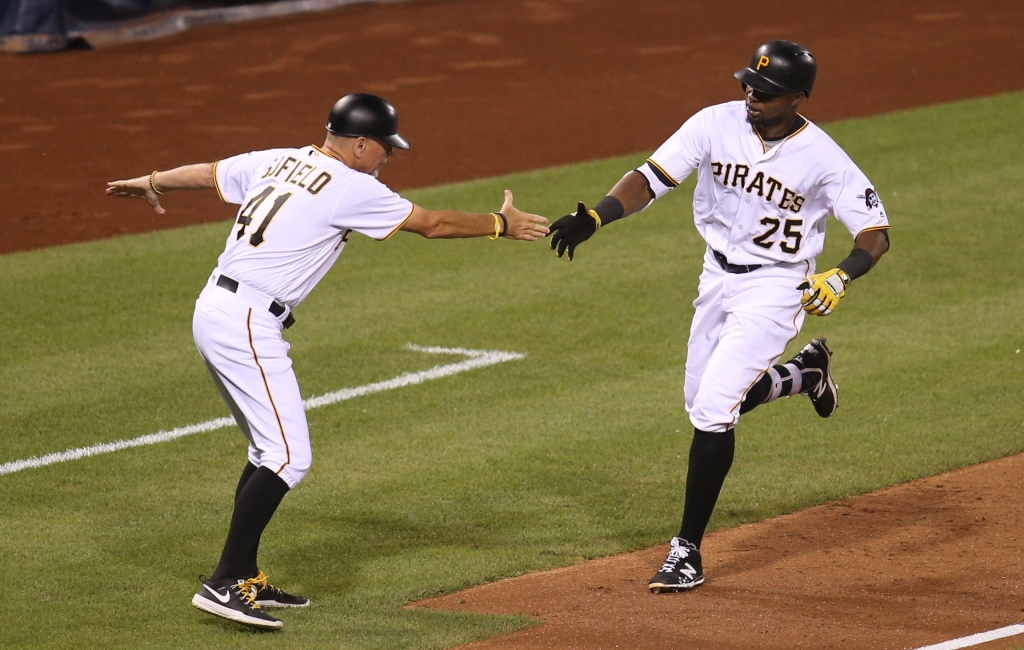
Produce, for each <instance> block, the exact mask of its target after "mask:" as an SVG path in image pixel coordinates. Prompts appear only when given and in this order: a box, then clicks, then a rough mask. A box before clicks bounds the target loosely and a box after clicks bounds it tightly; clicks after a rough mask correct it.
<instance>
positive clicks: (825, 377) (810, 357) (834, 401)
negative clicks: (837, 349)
mask: <svg viewBox="0 0 1024 650" xmlns="http://www.w3.org/2000/svg"><path fill="white" fill-rule="evenodd" d="M792 362H798V363H800V365H802V366H803V367H804V368H805V369H806V370H805V371H804V372H805V373H806V374H811V373H809V372H808V371H810V370H817V371H819V372H820V373H821V375H820V379H818V381H817V382H815V383H814V385H806V386H805V387H804V390H803V391H801V392H802V393H803V394H805V395H807V396H808V397H809V398H811V405H813V406H814V411H815V412H816V413H817V414H818V415H819V416H820V417H823V418H827V417H831V416H832V414H833V413H835V412H836V409H837V408H838V407H839V386H838V385H837V384H836V382H835V380H834V379H833V378H832V350H829V349H828V346H827V345H825V337H824V336H822V337H821V338H816V339H811V342H810V343H808V344H807V345H805V346H804V348H803V349H802V350H800V352H799V353H798V354H797V355H796V356H795V357H793V360H792V361H791V362H790V363H792ZM815 374H817V373H815ZM805 379H806V377H805Z"/></svg>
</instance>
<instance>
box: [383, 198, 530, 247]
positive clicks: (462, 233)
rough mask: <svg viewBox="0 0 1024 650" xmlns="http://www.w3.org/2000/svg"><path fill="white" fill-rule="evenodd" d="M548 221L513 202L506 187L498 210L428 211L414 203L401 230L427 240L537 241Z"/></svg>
mask: <svg viewBox="0 0 1024 650" xmlns="http://www.w3.org/2000/svg"><path fill="white" fill-rule="evenodd" d="M547 223H548V220H547V219H545V218H544V217H542V216H540V215H536V214H530V213H529V212H523V211H522V210H520V209H519V208H517V207H515V206H514V205H512V192H511V191H510V190H505V202H504V204H503V205H502V206H501V210H499V211H498V212H491V213H490V214H473V213H470V212H460V211H458V210H427V209H426V208H421V207H420V206H418V205H416V206H413V210H412V216H410V217H409V219H408V220H407V221H406V222H405V223H404V224H403V225H402V230H405V231H407V232H414V233H416V234H417V235H422V236H423V237H427V238H429V239H452V238H456V237H484V236H489V237H490V238H491V239H497V238H498V237H507V238H508V239H522V240H525V241H536V240H537V238H539V237H543V236H544V235H546V234H548V229H547V227H546V226H547Z"/></svg>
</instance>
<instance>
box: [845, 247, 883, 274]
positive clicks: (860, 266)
mask: <svg viewBox="0 0 1024 650" xmlns="http://www.w3.org/2000/svg"><path fill="white" fill-rule="evenodd" d="M874 263H875V260H874V258H873V257H871V253H869V252H867V251H866V250H864V249H863V248H854V249H853V250H852V251H850V254H849V255H848V256H847V257H846V259H845V260H843V261H842V262H840V263H839V265H838V268H840V269H842V270H844V271H846V275H848V276H850V280H856V279H857V278H859V277H860V276H862V275H864V274H865V273H867V272H868V271H870V270H871V267H872V266H873V265H874Z"/></svg>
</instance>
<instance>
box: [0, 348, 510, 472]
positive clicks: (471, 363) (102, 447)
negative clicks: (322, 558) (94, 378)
mask: <svg viewBox="0 0 1024 650" xmlns="http://www.w3.org/2000/svg"><path fill="white" fill-rule="evenodd" d="M406 347H407V348H409V349H410V350H415V351H417V352H425V353H427V354H455V355H461V356H466V357H469V358H468V359H466V360H465V361H459V362H457V363H449V364H446V365H442V366H434V367H433V368H430V369H429V370H423V371H421V372H405V373H402V374H401V375H399V376H397V377H392V378H391V379H386V380H384V381H378V382H374V383H372V384H364V385H362V386H356V387H355V388H343V389H341V390H336V391H333V392H330V393H326V394H324V395H319V396H317V397H311V398H309V399H307V400H303V402H302V406H303V408H304V409H305V410H307V411H309V410H312V409H315V408H320V407H321V406H329V405H331V404H336V403H338V402H343V401H345V400H350V399H353V398H356V397H362V396H363V395H372V394H373V393H380V392H382V391H386V390H394V389H395V388H402V387H404V386H415V385H416V384H422V383H423V382H425V381H431V380H433V379H441V378H442V377H450V376H451V375H456V374H458V373H460V372H466V371H468V370H475V369H477V368H486V367H487V366H493V365H494V364H496V363H504V362H506V361H515V360H517V359H522V358H524V357H525V356H526V355H525V354H521V353H518V352H503V351H500V350H467V349H465V348H443V347H424V346H421V345H415V344H412V343H410V344H408V345H406ZM234 424H235V421H234V419H232V418H217V419H215V420H207V421H206V422H199V423H197V424H190V425H187V426H183V427H178V428H175V429H171V430H170V431H158V432H156V433H148V434H146V435H144V436H139V437H138V438H132V439H130V440H117V441H114V442H107V443H101V444H98V445H92V446H90V447H79V448H77V449H68V450H66V451H62V452H55V453H52V454H46V455H45V456H34V457H32V458H26V459H23V460H16V461H12V462H9V463H3V464H0V476H3V475H4V474H13V473H14V472H20V471H22V470H26V469H34V468H38V467H46V466H47V465H54V464H56V463H66V462H68V461H72V460H79V459H81V458H89V457H91V456H99V455H101V454H110V453H114V452H116V451H124V450H125V449H134V448H135V447H146V446H149V445H155V444H158V443H161V442H170V441H171V440H177V439H178V438H184V437H185V436H191V435H195V434H197V433H205V432H207V431H216V430H217V429H222V428H224V427H230V426H234Z"/></svg>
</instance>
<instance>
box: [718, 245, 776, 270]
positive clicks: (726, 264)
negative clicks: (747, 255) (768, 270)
mask: <svg viewBox="0 0 1024 650" xmlns="http://www.w3.org/2000/svg"><path fill="white" fill-rule="evenodd" d="M711 254H712V255H714V256H715V261H716V262H718V265H719V266H721V267H722V270H723V271H725V272H726V273H750V272H751V271H753V270H754V269H759V268H761V267H762V266H764V264H729V260H727V259H725V255H722V254H721V253H719V252H718V251H716V250H715V249H713V248H712V249H711Z"/></svg>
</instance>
